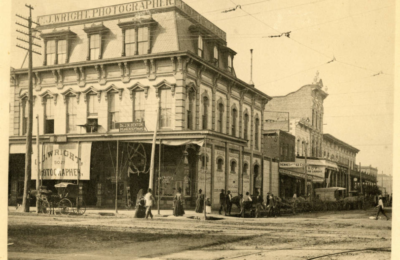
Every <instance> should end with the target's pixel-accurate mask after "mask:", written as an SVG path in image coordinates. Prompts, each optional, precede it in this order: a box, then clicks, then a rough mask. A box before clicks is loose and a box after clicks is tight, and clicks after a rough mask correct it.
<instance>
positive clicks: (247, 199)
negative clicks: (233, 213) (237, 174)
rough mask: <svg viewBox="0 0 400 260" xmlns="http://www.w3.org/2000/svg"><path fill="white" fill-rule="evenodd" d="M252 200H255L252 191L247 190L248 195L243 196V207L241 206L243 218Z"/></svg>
mask: <svg viewBox="0 0 400 260" xmlns="http://www.w3.org/2000/svg"><path fill="white" fill-rule="evenodd" d="M252 201H253V200H252V199H251V196H250V193H249V192H248V191H247V192H246V195H244V196H243V199H242V207H241V211H240V213H241V215H242V217H243V218H244V215H245V214H246V208H249V205H251V203H252Z"/></svg>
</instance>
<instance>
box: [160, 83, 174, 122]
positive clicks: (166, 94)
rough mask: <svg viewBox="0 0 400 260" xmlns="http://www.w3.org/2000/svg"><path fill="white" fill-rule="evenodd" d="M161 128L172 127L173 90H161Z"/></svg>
mask: <svg viewBox="0 0 400 260" xmlns="http://www.w3.org/2000/svg"><path fill="white" fill-rule="evenodd" d="M159 91H160V92H161V93H160V128H170V127H171V107H172V100H171V89H160V90H159Z"/></svg>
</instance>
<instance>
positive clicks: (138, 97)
mask: <svg viewBox="0 0 400 260" xmlns="http://www.w3.org/2000/svg"><path fill="white" fill-rule="evenodd" d="M144 101H145V99H144V91H135V92H134V98H133V121H134V122H142V121H144V110H145V109H144Z"/></svg>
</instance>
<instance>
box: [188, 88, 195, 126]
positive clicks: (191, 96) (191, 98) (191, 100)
mask: <svg viewBox="0 0 400 260" xmlns="http://www.w3.org/2000/svg"><path fill="white" fill-rule="evenodd" d="M194 97H195V93H194V91H193V90H192V89H191V90H190V91H189V95H188V99H189V104H188V109H187V128H188V129H190V130H193V129H194V127H193V110H194V109H193V103H194Z"/></svg>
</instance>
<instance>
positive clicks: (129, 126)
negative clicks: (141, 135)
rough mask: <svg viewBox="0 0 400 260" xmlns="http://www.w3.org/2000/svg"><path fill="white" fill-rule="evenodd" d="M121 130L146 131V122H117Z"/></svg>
mask: <svg viewBox="0 0 400 260" xmlns="http://www.w3.org/2000/svg"><path fill="white" fill-rule="evenodd" d="M117 127H118V128H119V131H120V132H142V131H144V128H145V126H144V122H143V121H142V122H127V123H117Z"/></svg>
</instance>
